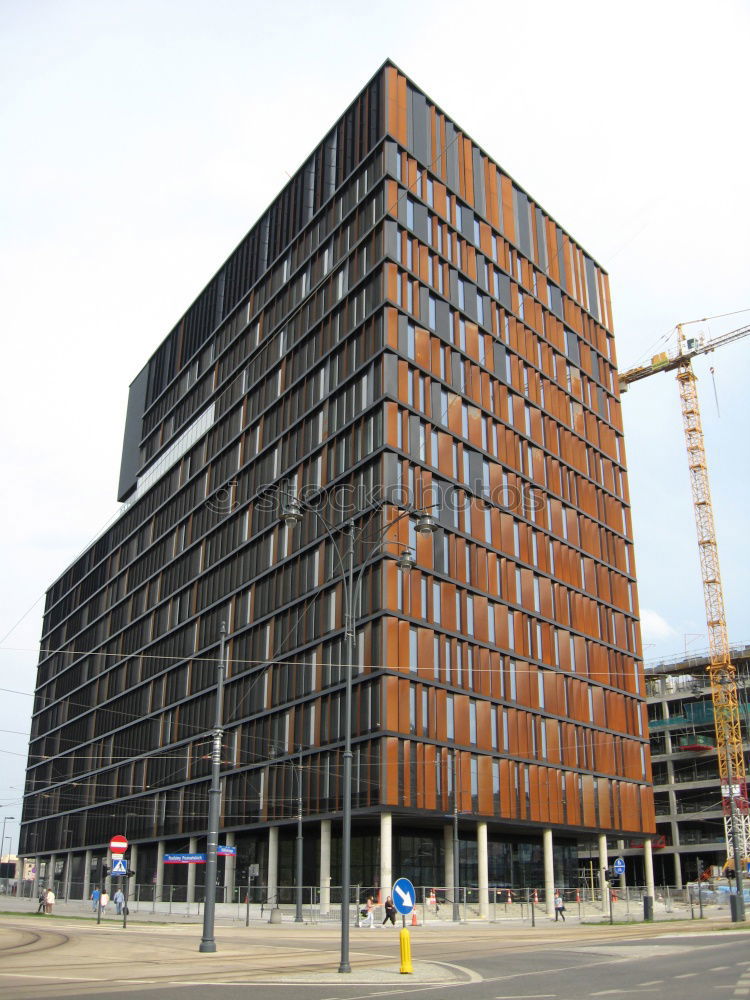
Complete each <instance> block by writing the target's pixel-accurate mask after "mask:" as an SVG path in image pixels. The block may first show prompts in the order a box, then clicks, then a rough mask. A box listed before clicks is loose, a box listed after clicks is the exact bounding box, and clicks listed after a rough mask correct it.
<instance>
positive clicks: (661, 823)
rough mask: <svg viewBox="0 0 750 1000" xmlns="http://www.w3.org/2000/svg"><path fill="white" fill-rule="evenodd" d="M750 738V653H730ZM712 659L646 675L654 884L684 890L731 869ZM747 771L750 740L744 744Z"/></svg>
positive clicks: (679, 660) (655, 667) (674, 662)
mask: <svg viewBox="0 0 750 1000" xmlns="http://www.w3.org/2000/svg"><path fill="white" fill-rule="evenodd" d="M730 652H731V657H732V663H733V664H734V667H735V671H736V680H737V695H738V705H739V711H740V719H741V724H742V727H743V738H744V731H745V729H746V727H747V724H748V719H749V718H750V708H749V707H748V691H749V690H750V648H748V647H747V646H733V647H732V648H731V650H730ZM708 663H709V658H708V654H707V653H696V654H694V655H691V656H680V657H674V658H673V659H671V660H663V661H660V662H658V663H653V664H649V665H648V668H647V670H646V692H647V696H648V716H649V722H648V727H649V733H650V736H651V756H652V760H653V781H654V803H655V810H656V833H657V836H656V838H655V839H654V841H653V848H654V855H653V856H654V876H655V878H656V880H657V882H659V883H661V884H663V885H674V886H677V887H678V888H681V887H682V886H683V885H684V884H685V883H686V882H693V881H695V880H696V879H697V878H699V877H701V876H706V877H709V876H710V875H711V874H716V873H717V872H720V871H721V870H722V869H723V865H724V862H725V861H726V859H727V845H726V839H725V834H724V811H723V807H722V798H721V782H720V781H719V770H718V764H717V756H716V730H715V722H714V710H713V702H712V699H711V688H710V685H709V680H708V674H707V667H708ZM744 746H745V766H746V767H747V739H746V738H744Z"/></svg>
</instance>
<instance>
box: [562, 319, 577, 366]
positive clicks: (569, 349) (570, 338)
mask: <svg viewBox="0 0 750 1000" xmlns="http://www.w3.org/2000/svg"><path fill="white" fill-rule="evenodd" d="M565 353H566V355H567V356H568V359H569V360H570V361H571V362H572V363H573V364H574V365H575V366H576V368H580V367H581V348H580V345H579V343H578V337H577V335H576V334H575V333H573V331H572V330H568V329H567V328H566V330H565Z"/></svg>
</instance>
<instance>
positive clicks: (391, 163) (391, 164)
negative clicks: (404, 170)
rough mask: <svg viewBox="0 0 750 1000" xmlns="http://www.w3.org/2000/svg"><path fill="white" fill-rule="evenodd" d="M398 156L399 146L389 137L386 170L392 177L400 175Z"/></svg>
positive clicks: (386, 146)
mask: <svg viewBox="0 0 750 1000" xmlns="http://www.w3.org/2000/svg"><path fill="white" fill-rule="evenodd" d="M398 158H399V152H398V147H397V146H396V143H395V142H391V140H390V139H389V140H388V142H386V144H385V172H386V173H387V174H390V175H391V177H398Z"/></svg>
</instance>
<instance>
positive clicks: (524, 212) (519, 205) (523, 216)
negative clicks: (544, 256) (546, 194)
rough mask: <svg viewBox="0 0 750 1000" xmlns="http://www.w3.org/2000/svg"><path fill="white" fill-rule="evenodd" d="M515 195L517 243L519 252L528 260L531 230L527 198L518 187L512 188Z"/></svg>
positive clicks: (530, 257) (529, 256)
mask: <svg viewBox="0 0 750 1000" xmlns="http://www.w3.org/2000/svg"><path fill="white" fill-rule="evenodd" d="M514 191H515V196H516V215H517V217H518V218H517V225H518V245H519V247H520V248H521V252H522V253H523V254H525V255H526V256H527V257H528V258H529V259H530V260H531V259H532V254H531V231H530V229H529V199H528V198H527V197H526V195H525V194H524V193H523V191H519V190H518V188H515V189H514Z"/></svg>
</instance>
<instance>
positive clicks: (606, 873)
mask: <svg viewBox="0 0 750 1000" xmlns="http://www.w3.org/2000/svg"><path fill="white" fill-rule="evenodd" d="M604 881H605V882H611V881H612V869H611V868H605V869H604Z"/></svg>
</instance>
